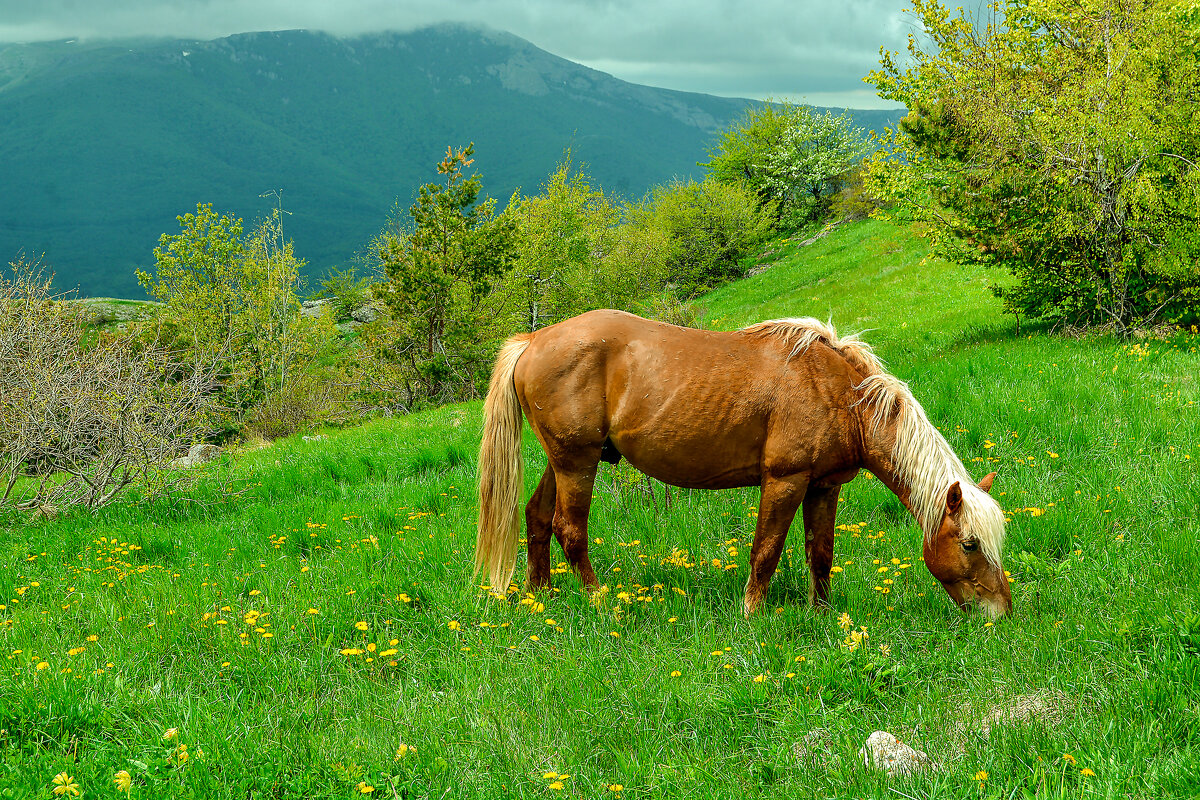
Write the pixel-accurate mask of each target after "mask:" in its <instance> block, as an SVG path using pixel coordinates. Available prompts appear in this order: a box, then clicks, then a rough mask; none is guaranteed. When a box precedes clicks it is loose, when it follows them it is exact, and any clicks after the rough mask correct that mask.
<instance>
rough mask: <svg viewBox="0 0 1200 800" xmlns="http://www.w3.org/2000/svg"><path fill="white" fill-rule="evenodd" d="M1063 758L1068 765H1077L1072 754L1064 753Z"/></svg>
mask: <svg viewBox="0 0 1200 800" xmlns="http://www.w3.org/2000/svg"><path fill="white" fill-rule="evenodd" d="M1062 758H1063V761H1065V762H1067V763H1068V764H1074V763H1075V756H1073V755H1071V754H1070V753H1063V757H1062Z"/></svg>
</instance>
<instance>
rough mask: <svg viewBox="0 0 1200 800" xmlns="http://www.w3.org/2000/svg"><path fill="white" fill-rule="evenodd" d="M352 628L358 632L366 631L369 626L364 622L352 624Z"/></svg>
mask: <svg viewBox="0 0 1200 800" xmlns="http://www.w3.org/2000/svg"><path fill="white" fill-rule="evenodd" d="M354 627H355V628H358V629H359V630H360V631H365V630H368V629H369V628H370V627H371V626H370V625H368V624H367V623H366V622H361V621H360V622H356V623H354Z"/></svg>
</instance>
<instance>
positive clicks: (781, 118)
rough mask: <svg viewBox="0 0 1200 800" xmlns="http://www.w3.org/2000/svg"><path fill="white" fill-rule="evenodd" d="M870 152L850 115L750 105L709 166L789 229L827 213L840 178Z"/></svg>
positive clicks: (780, 105) (723, 138)
mask: <svg viewBox="0 0 1200 800" xmlns="http://www.w3.org/2000/svg"><path fill="white" fill-rule="evenodd" d="M870 149H871V144H870V142H869V141H868V139H867V136H866V134H865V133H864V132H863V131H862V130H861V129H858V128H854V127H852V126H851V122H850V118H849V117H848V116H846V115H834V114H830V113H828V112H826V113H824V114H816V113H814V112H813V110H812V109H810V108H808V107H807V106H800V105H793V104H791V103H778V104H776V103H769V104H766V105H762V106H757V107H751V108H750V109H748V110H747V111H746V113H745V115H744V116H743V117H742V119H741V120H740V121H738V122H736V123H735V124H734V125H732V126H731V127H730V128H729V129H727V130H726V131H724V132H723V133H722V134H721V138H720V140H719V142H718V144H717V146H716V148H715V149H714V150H712V151H710V152H709V158H710V160H709V162H708V163H707V165H706V166H707V167H708V168H709V174H710V175H711V176H712V177H713V178H715V179H716V180H718V181H720V182H722V183H726V184H729V183H734V182H739V181H740V182H745V183H746V184H747V185H749V186H750V187H751V188H752V189H753V190H754V191H755V192H757V193H758V196H759V197H760V198H761V200H762V203H763V205H764V206H765V207H768V208H770V209H771V210H772V212H773V214H774V215H775V219H776V221H778V222H781V223H782V224H784V225H788V226H790V225H797V224H802V223H805V222H808V221H811V220H813V219H816V218H817V217H819V216H820V215H821V214H822V213H824V212H825V210H826V209H827V207H828V202H829V197H830V195H831V194H832V193H833V190H834V189H835V188H836V186H837V179H838V178H839V177H840V176H842V175H844V174H845V173H847V172H849V171H850V170H851V169H852V168H853V167H854V166H855V164H857V163H858V162H859V161H860V160H861V159H862V157H863V156H864V155H866V154H867V153H868V152H870Z"/></svg>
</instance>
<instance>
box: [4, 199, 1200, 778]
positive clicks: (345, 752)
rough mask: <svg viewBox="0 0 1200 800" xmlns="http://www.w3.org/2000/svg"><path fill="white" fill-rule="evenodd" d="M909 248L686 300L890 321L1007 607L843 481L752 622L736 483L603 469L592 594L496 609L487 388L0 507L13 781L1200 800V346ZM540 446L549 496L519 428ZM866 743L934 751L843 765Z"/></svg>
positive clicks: (858, 240)
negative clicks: (987, 604) (195, 475)
mask: <svg viewBox="0 0 1200 800" xmlns="http://www.w3.org/2000/svg"><path fill="white" fill-rule="evenodd" d="M922 258H923V255H922V250H921V244H920V242H919V241H918V240H917V239H916V238H914V237H913V236H911V235H910V234H909V233H908V232H906V231H901V230H897V229H894V228H890V227H888V226H885V225H882V224H879V223H864V224H857V225H847V226H842V227H839V228H838V229H836V230H835V231H834V232H833V233H831V234H830V235H829V236H828V237H826V238H825V239H822V240H819V241H818V242H816V243H814V244H812V245H809V246H807V247H804V248H799V249H797V248H796V247H795V244H794V243H792V244H791V245H790V249H789V247H787V246H785V247H784V248H783V249H782V251H781V253H779V254H778V257H777V260H776V262H775V266H773V267H772V268H771V269H770V270H769V271H768V272H767V273H765V274H763V275H760V276H757V277H756V278H752V279H749V280H747V281H744V282H742V283H740V284H737V285H735V286H730V287H726V288H725V289H722V290H720V291H719V292H716V293H714V294H712V295H710V296H709V297H707V298H705V299H704V301H703V302H704V304H705V305H706V307H707V312H708V315H709V318H710V321H711V320H715V321H716V324H717V325H719V326H722V327H736V326H738V325H741V324H744V323H746V322H750V321H754V320H757V319H764V318H770V317H777V316H800V315H814V316H819V317H825V316H828V315H829V314H830V313H832V315H833V319H834V321H835V323H837V324H838V325H839V327H840V328H841V329H842V331H843V332H846V331H851V330H855V329H859V328H865V327H870V328H872V329H873V331H872V332H871V333H870V334H869V335H868V336H867V338H868V340H869V341H872V342H874V343H877V344H878V347H879V351H880V353H881V355H883V357H884V358H885V359H886V360H887V362H888V363H889V364H890V367H891V369H892V370H893V371H894V372H895V373H896V374H898V375H899V376H900V377H902V378H904V379H905V380H908V381H909V382H910V384H911V385H912V387H913V391H914V393H915V394H916V396H917V398H918V399H920V400H921V401H922V403H923V404H924V405H925V408H926V410H927V411H928V413H929V414H930V417H931V419H933V420H934V422H935V423H936V424H938V425H939V426H940V427H941V428H942V430H943V432H944V433H945V435H946V437H947V438H948V439H949V441H950V443H951V444H952V445H953V446H954V447H955V449H956V451H957V452H958V453H959V455H960V456H961V457H962V458H963V460H964V462H965V463H966V464H967V465H968V467H969V468H970V469H971V470H972V471H973V472H974V473H976V474H978V475H980V476H981V475H982V474H983V473H985V472H988V471H991V470H993V469H994V470H997V471H998V472H999V477H998V479H997V483H996V487H995V489H994V490H993V491H994V492H995V493H996V495H997V496H998V498H999V500H1000V502H1001V504H1002V505H1003V506H1004V507H1005V509H1006V510H1007V511H1008V514H1009V516H1010V517H1011V522H1010V524H1009V533H1008V543H1007V546H1006V557H1005V558H1006V560H1005V566H1006V568H1007V569H1008V570H1009V571H1010V572H1011V573H1012V576H1013V579H1014V581H1015V583H1014V585H1013V598H1014V603H1015V611H1014V614H1013V616H1011V617H1009V618H1006V619H1004V620H1001V621H999V622H997V623H995V624H994V625H989V624H988V623H987V621H986V620H985V619H983V618H981V617H980V616H978V615H963V614H960V613H959V612H958V611H956V610H955V609H953V608H952V606H951V603H950V601H949V599H948V598H947V597H946V595H945V593H944V592H943V591H942V589H941V588H940V587H939V586H938V585H937V584H936V582H935V581H934V580H933V578H932V577H931V576H930V575H929V574H928V572H927V571H925V569H924V567H923V565H922V564H921V563H920V555H921V553H920V533H919V531H918V530H917V528H916V526H915V524H914V523H913V522H912V521H911V520H910V519H909V518H908V517H907V515H906V513H905V512H904V510H903V508H902V507H901V506H900V505H899V503H898V502H897V501H896V500H895V499H894V498H893V497H892V496H891V495H890V494H889V493H888V492H887V491H886V490H885V489H884V488H883V487H882V486H881V485H880V484H879V482H878V481H875V480H868V479H865V478H860V479H858V480H856V481H855V482H853V483H852V484H850V485H849V486H848V487H847V488H846V491H845V492H844V493H843V496H844V498H845V499H844V502H843V504H842V508H841V509H840V512H839V523H840V524H841V528H840V529H839V535H838V540H837V552H836V562H835V563H836V564H837V565H838V566H839V567H840V568H841V570H842V571H841V572H839V573H837V574H836V575H835V576H834V581H833V591H832V603H833V607H834V608H833V610H832V612H827V613H818V612H815V611H814V610H813V609H811V608H810V607H809V606H808V605H807V602H806V596H807V584H808V577H807V569H806V567H805V566H804V563H803V548H802V547H801V548H799V549H790V550H789V551H788V553H787V555H786V556H785V558H784V561H783V563H782V565H781V568H780V571H779V573H777V575H776V577H775V579H774V581H773V582H772V584H771V589H770V591H769V593H768V595H767V601H766V602H767V606H768V607H767V609H766V610H765V612H764V613H761V614H759V615H757V616H755V617H754V618H753V619H750V620H745V619H743V618H742V617H741V615H740V602H741V590H742V586H743V584H744V582H745V577H746V570H745V564H746V558H747V554H748V550H749V545H750V539H751V537H752V534H753V528H754V512H755V506H756V503H757V496H756V493H755V492H752V491H728V492H686V491H680V490H672V492H671V493H670V497H669V500H668V498H667V497H666V496H665V494H664V491H663V489H662V487H661V486H656V487H654V488H653V489H652V490H651V488H650V486H649V484H647V483H646V482H645V481H644V479H641V478H640V477H639V476H637V475H636V474H635V473H632V472H630V471H628V470H625V469H619V468H618V469H613V468H611V467H609V466H607V465H606V466H605V467H604V469H603V470H602V473H601V478H600V480H599V481H598V484H597V490H596V495H597V499H596V502H595V505H594V508H593V514H592V518H591V536H592V538H593V543H592V547H591V551H592V559H593V562H594V564H595V566H596V568H597V572H598V574H599V575H600V577H601V581H602V582H604V583H605V585H606V586H607V589H606V590H602V591H601V592H599V593H597V594H596V595H593V596H592V597H590V598H589V597H587V596H585V595H583V594H581V593H580V592H579V590H578V588H577V583H576V581H575V579H574V577H573V576H571V575H570V574H566V573H565V572H564V573H563V574H558V575H556V576H555V581H556V589H555V590H554V591H553V592H548V593H545V594H542V595H539V596H537V597H524V598H521V599H520V600H519V601H514V602H502V601H497V600H494V599H492V598H490V597H488V595H487V594H486V593H485V592H484V591H483V590H482V589H481V588H480V587H479V586H478V585H477V584H476V583H475V582H473V581H472V579H471V548H472V544H473V537H474V531H473V525H474V516H475V511H474V498H473V480H474V477H473V469H474V467H473V462H474V452H475V448H476V447H477V442H478V437H479V428H480V426H479V405H478V404H477V403H476V404H466V405H463V406H456V407H447V408H442V409H438V410H435V411H432V412H429V413H425V414H420V415H415V416H412V417H406V418H398V419H388V420H380V421H377V422H373V423H371V424H368V425H364V426H362V427H359V428H355V429H349V430H343V431H331V432H328V433H327V437H328V438H326V439H324V440H317V441H306V440H304V439H302V438H300V437H295V438H292V439H288V440H285V441H282V442H279V443H276V444H275V445H274V446H272V447H270V448H265V449H261V450H257V451H254V452H248V453H245V454H242V455H239V456H237V457H236V458H233V459H232V460H227V461H224V462H221V463H218V464H216V465H210V466H208V467H206V468H204V469H205V470H207V471H206V472H205V473H204V474H203V477H202V480H201V482H200V484H199V485H198V487H197V488H196V489H195V490H194V491H193V492H192V493H191V494H190V495H189V497H187V498H178V499H175V500H173V501H157V502H153V503H135V502H131V503H128V504H125V505H121V506H117V507H112V508H109V509H106V510H104V511H102V512H100V513H99V514H97V515H95V516H85V515H74V516H67V517H63V518H59V519H56V520H51V521H41V522H37V523H22V522H19V521H18V520H10V522H11V525H10V526H9V528H8V530H7V531H5V533H4V536H3V537H2V539H0V602H2V603H3V605H4V608H3V609H0V648H2V649H0V656H2V658H0V797H46V798H48V797H51V796H53V795H52V793H53V789H54V784H53V783H52V780H53V779H54V777H55V776H56V775H59V774H60V773H62V772H66V773H67V774H68V775H69V776H70V778H71V781H72V782H74V783H75V784H77V785H78V787H79V789H80V790H81V791H82V792H83V794H84V796H85V797H89V798H93V797H119V796H121V794H120V793H119V791H118V788H117V786H116V785H115V784H114V783H113V777H114V774H116V773H117V772H118V771H121V770H124V771H127V772H129V773H130V776H131V781H132V787H131V792H130V795H131V796H140V797H147V798H149V797H356V796H357V797H362V796H375V797H388V798H391V797H443V796H445V797H489V798H504V797H529V798H551V797H560V796H562V797H613V798H615V797H622V798H650V797H655V798H657V797H711V796H722V797H742V796H762V797H792V796H809V795H814V796H828V797H864V796H865V797H893V796H906V797H964V798H965V797H970V798H977V797H1021V796H1037V797H1091V796H1098V797H1099V796H1103V797H1147V798H1149V797H1189V796H1195V795H1196V793H1197V787H1200V766H1198V765H1200V758H1198V756H1200V603H1198V602H1197V600H1198V598H1200V591H1198V589H1197V586H1196V576H1197V575H1198V574H1200V521H1198V520H1197V513H1196V509H1197V507H1200V489H1198V485H1197V482H1196V480H1195V478H1194V475H1195V474H1196V462H1197V461H1198V460H1200V449H1198V448H1197V442H1198V441H1200V422H1198V419H1200V417H1198V415H1197V408H1196V404H1197V401H1198V400H1200V387H1198V386H1197V383H1196V377H1195V376H1196V375H1197V373H1198V370H1197V365H1198V362H1200V355H1198V354H1197V348H1198V347H1200V336H1197V335H1196V334H1193V333H1187V332H1184V333H1180V334H1179V335H1177V336H1175V337H1173V338H1169V339H1145V340H1137V341H1134V342H1120V341H1116V340H1113V339H1109V338H1105V337H1087V338H1082V339H1067V338H1061V337H1055V336H1051V335H1048V334H1046V333H1044V332H1035V333H1033V334H1028V333H1026V334H1024V335H1021V336H1017V335H1016V334H1015V326H1014V325H1013V322H1012V320H1011V319H1004V318H1001V317H1000V316H999V314H998V311H997V309H996V305H995V301H993V300H992V299H990V297H989V295H988V294H987V292H986V289H985V279H986V278H987V277H988V276H979V275H973V274H970V273H968V272H965V271H963V270H961V268H958V267H952V266H949V265H946V264H942V263H940V262H928V263H925V264H922V263H921V262H922ZM525 457H526V462H527V465H528V473H529V481H530V486H529V488H530V489H532V482H533V481H534V480H536V478H537V476H538V474H539V473H540V467H541V465H542V464H544V456H543V455H542V454H541V453H540V451H539V449H538V448H537V446H536V443H534V442H533V441H532V437H527V441H526V446H525ZM800 541H801V540H800V538H799V537H798V536H796V537H794V539H793V544H795V545H797V546H799V544H800ZM560 569H562V570H564V571H565V565H562V564H560ZM886 581H892V583H890V584H889V583H886ZM885 589H886V590H887V591H886V592H885V591H884V590H885ZM842 615H845V617H844V618H843V616H842ZM839 623H842V624H839ZM843 625H852V626H853V629H854V630H855V631H859V632H861V630H862V629H863V628H865V629H866V633H867V637H866V639H864V640H861V642H860V644H859V645H858V646H855V647H854V648H853V649H851V647H852V646H853V645H854V641H853V639H852V638H850V637H849V636H848V635H847V631H846V630H844V629H843ZM92 637H94V639H93V638H92ZM881 648H882V649H881ZM389 651H394V652H389ZM42 665H44V666H42ZM1039 704H1040V705H1039ZM1031 705H1032V706H1037V707H1040V708H1042V709H1043V713H1041V715H1040V716H1022V715H1020V714H1016V713H1015V711H1014V710H1015V709H1020V708H1028V707H1031ZM1005 712H1008V713H1009V717H1010V719H1009V720H1008V721H1006V722H1001V723H999V724H995V723H994V720H995V719H997V715H1003V714H1004V713H1005ZM988 720H993V722H992V723H988ZM985 727H989V728H990V731H989V732H988V733H986V734H985V733H984V728H985ZM877 729H884V730H888V731H891V732H892V733H894V734H896V735H898V736H900V738H901V739H903V740H905V741H906V742H909V743H911V744H913V745H914V746H916V747H919V748H921V749H923V750H925V751H926V752H928V753H929V755H930V756H931V757H932V758H933V759H935V760H936V761H937V762H939V763H940V764H941V765H942V768H941V769H939V770H937V771H933V772H927V773H923V774H921V775H918V776H915V777H912V778H907V779H902V780H891V779H888V778H886V777H883V776H882V775H880V774H879V773H875V772H871V771H867V770H865V769H863V768H862V766H861V762H860V760H859V758H858V756H857V750H858V748H859V747H860V746H861V745H862V743H863V742H864V741H865V739H866V738H867V736H868V735H869V734H870V733H871V732H872V731H873V730H877ZM171 731H174V733H173V734H171V733H170V732H171ZM164 736H166V738H164ZM185 746H186V747H185ZM185 754H186V755H185ZM618 786H619V787H621V788H620V789H616V788H615V787H618ZM367 790H370V791H367ZM897 792H899V793H902V794H900V795H897V794H896V793H897ZM68 794H69V792H68Z"/></svg>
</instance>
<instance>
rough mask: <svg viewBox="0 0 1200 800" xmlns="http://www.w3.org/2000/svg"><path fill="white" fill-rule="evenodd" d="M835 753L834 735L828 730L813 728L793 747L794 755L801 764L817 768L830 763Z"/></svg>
mask: <svg viewBox="0 0 1200 800" xmlns="http://www.w3.org/2000/svg"><path fill="white" fill-rule="evenodd" d="M832 751H833V734H832V733H831V732H830V731H829V729H828V728H813V729H812V730H811V731H809V732H808V733H806V734H804V738H803V739H801V740H800V741H798V742H796V743H795V744H794V745H792V755H794V756H795V757H796V760H797V761H799V762H800V763H801V764H804V765H805V766H809V767H817V766H820V765H822V764H827V763H829V759H830V753H831V752H832Z"/></svg>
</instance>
